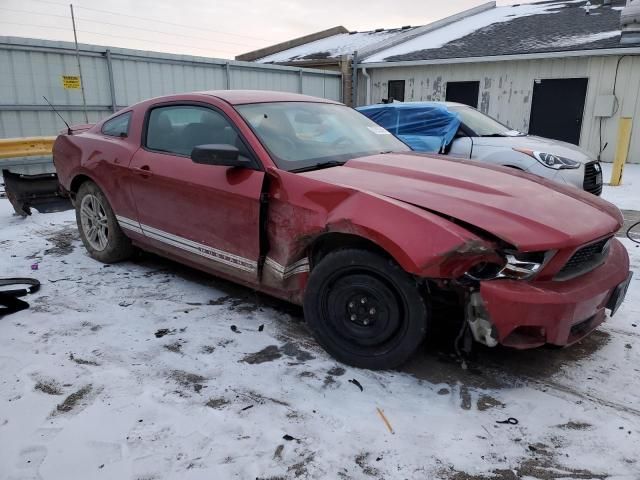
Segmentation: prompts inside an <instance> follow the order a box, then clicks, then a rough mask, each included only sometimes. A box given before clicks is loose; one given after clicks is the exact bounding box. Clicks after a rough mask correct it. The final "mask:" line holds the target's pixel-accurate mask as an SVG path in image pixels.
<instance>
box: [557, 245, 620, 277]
mask: <svg viewBox="0 0 640 480" xmlns="http://www.w3.org/2000/svg"><path fill="white" fill-rule="evenodd" d="M609 240H610V238H605V239H604V240H600V241H598V242H595V243H592V244H590V245H586V246H584V247H582V248H580V249H579V250H578V251H577V252H576V253H574V254H573V255H572V256H571V258H570V259H569V261H568V262H567V263H566V264H565V266H564V267H562V270H560V271H559V272H558V275H557V276H556V279H557V280H566V279H567V278H571V277H575V276H577V275H580V274H582V273H586V272H588V271H589V270H593V269H594V268H595V267H597V266H598V265H600V262H601V261H602V260H603V259H604V257H605V255H606V254H607V251H608V243H609Z"/></svg>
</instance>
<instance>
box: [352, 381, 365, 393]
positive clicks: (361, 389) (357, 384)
mask: <svg viewBox="0 0 640 480" xmlns="http://www.w3.org/2000/svg"><path fill="white" fill-rule="evenodd" d="M349 383H353V384H354V385H355V386H356V387H358V388H359V389H360V391H361V392H364V388H363V387H362V385H360V382H359V381H358V380H356V379H355V378H352V379H351V380H349Z"/></svg>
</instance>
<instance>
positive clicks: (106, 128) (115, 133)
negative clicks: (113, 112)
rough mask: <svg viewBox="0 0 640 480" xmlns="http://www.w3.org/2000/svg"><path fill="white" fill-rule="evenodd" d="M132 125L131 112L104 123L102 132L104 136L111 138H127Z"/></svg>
mask: <svg viewBox="0 0 640 480" xmlns="http://www.w3.org/2000/svg"><path fill="white" fill-rule="evenodd" d="M130 123H131V112H126V113H123V114H122V115H118V116H117V117H113V118H112V119H110V120H107V121H106V122H104V125H102V130H101V132H102V134H103V135H108V136H110V137H126V136H128V135H129V124H130Z"/></svg>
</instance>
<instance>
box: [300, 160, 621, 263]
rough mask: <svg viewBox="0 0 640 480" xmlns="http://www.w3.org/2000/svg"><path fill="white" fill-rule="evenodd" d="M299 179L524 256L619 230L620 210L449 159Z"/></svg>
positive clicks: (367, 165)
mask: <svg viewBox="0 0 640 480" xmlns="http://www.w3.org/2000/svg"><path fill="white" fill-rule="evenodd" d="M300 175H304V176H306V177H309V178H314V179H316V180H319V181H324V182H327V183H332V184H335V185H341V186H345V187H351V188H355V189H358V190H361V191H364V192H373V193H376V194H378V195H383V196H386V197H389V198H393V199H395V200H400V201H402V202H405V203H409V204H412V205H416V206H418V207H421V208H424V209H426V210H429V211H432V212H435V213H437V214H439V215H443V216H447V217H453V218H455V219H457V220H460V221H462V222H465V223H467V224H470V225H473V226H475V227H477V228H480V229H482V230H484V231H486V232H489V233H491V234H493V235H495V236H496V237H498V238H500V239H502V240H504V241H505V242H508V243H510V244H512V245H514V246H515V247H517V248H518V249H520V250H522V251H539V250H549V249H556V248H565V247H568V246H572V245H576V246H577V245H581V244H584V243H587V242H589V241H592V240H595V239H597V238H600V237H603V236H606V235H611V234H613V233H615V232H617V231H618V229H619V228H620V227H621V226H622V215H621V214H620V211H619V210H618V209H617V208H616V207H615V206H614V205H612V204H610V203H609V202H606V201H604V200H601V199H600V198H598V197H596V196H594V195H591V194H589V193H586V192H582V191H579V190H576V189H573V188H569V187H563V186H561V185H558V184H555V183H552V182H550V181H547V180H545V179H543V178H541V177H537V176H534V175H530V174H527V173H524V172H518V171H515V170H512V169H507V168H504V167H494V166H487V165H485V164H480V163H476V162H473V161H468V160H454V159H451V158H450V157H441V156H432V155H424V154H417V153H407V154H384V155H375V156H370V157H363V158H358V159H353V160H350V161H348V162H347V163H346V164H345V165H343V166H341V167H334V168H328V169H323V170H316V171H312V172H306V173H302V174H300ZM363 215H366V212H363ZM425 235H426V236H428V232H425ZM425 241H428V238H425Z"/></svg>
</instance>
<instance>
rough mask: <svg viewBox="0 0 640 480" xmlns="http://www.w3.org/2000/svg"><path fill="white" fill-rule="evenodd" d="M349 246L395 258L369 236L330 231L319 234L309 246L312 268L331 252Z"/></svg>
mask: <svg viewBox="0 0 640 480" xmlns="http://www.w3.org/2000/svg"><path fill="white" fill-rule="evenodd" d="M349 248H358V249H362V250H368V251H371V252H375V253H378V254H380V255H382V256H385V257H387V258H393V256H392V255H391V254H390V253H389V252H388V251H387V250H385V249H384V248H383V247H381V246H380V245H379V244H377V243H375V242H374V241H372V240H371V239H369V238H366V237H363V236H361V235H357V234H355V233H346V232H341V231H328V232H325V233H322V234H320V235H318V236H317V237H316V238H315V239H314V240H313V241H312V242H311V244H310V245H309V247H308V256H309V261H310V265H311V268H313V267H314V266H315V265H317V264H318V263H319V262H320V261H321V260H322V259H323V258H324V257H325V256H326V255H328V254H329V253H331V252H334V251H336V250H344V249H349Z"/></svg>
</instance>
